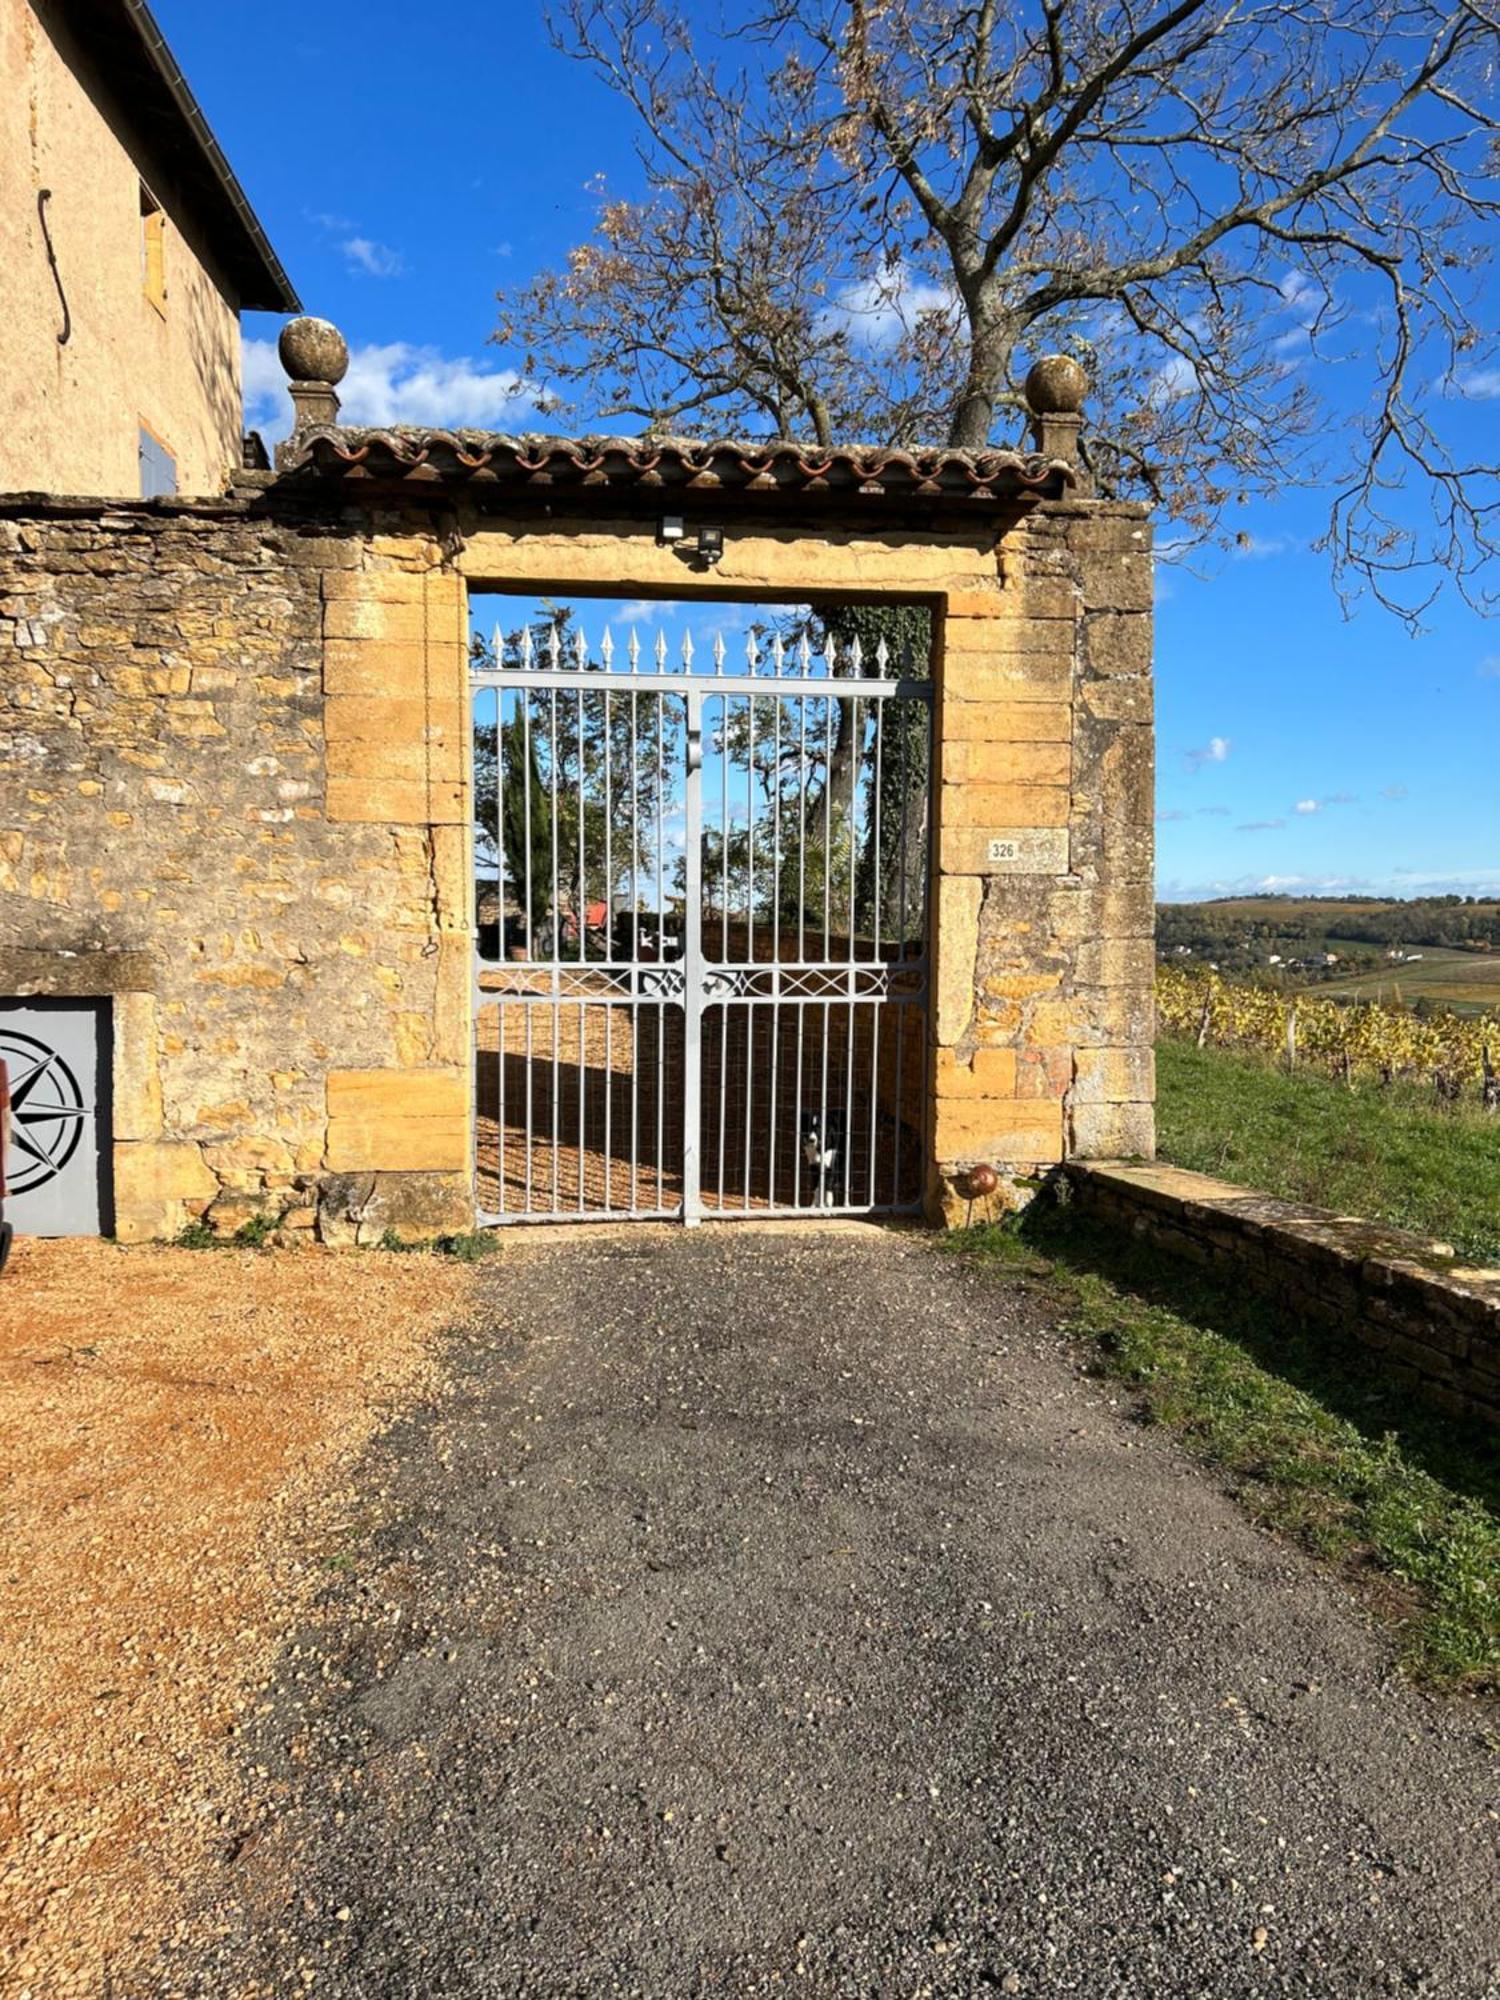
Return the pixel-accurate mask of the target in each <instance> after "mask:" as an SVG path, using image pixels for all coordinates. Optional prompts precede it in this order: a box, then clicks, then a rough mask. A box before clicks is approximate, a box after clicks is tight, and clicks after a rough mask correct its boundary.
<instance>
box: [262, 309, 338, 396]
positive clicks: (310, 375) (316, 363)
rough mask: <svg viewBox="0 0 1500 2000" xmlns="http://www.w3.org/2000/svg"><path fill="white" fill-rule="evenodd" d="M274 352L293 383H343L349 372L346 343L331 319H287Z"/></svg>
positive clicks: (305, 317) (304, 317) (305, 315)
mask: <svg viewBox="0 0 1500 2000" xmlns="http://www.w3.org/2000/svg"><path fill="white" fill-rule="evenodd" d="M276 351H277V353H278V354H279V355H280V356H281V365H282V367H283V368H284V369H285V370H286V372H287V374H288V375H289V376H290V377H291V379H292V380H293V381H294V382H330V383H332V382H342V381H343V379H344V376H345V375H346V374H347V373H348V369H349V343H348V341H347V340H345V338H344V336H343V335H342V334H341V333H340V332H339V330H338V328H337V327H336V326H335V325H334V324H333V322H332V320H327V319H313V318H312V317H311V316H310V315H307V314H304V315H303V317H302V318H301V319H289V320H288V321H287V323H286V325H285V326H284V327H283V328H282V329H281V338H280V340H279V341H278V342H277V343H276Z"/></svg>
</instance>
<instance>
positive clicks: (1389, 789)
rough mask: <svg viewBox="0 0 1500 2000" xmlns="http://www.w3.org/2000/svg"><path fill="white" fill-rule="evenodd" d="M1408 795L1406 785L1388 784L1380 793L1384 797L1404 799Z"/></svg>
mask: <svg viewBox="0 0 1500 2000" xmlns="http://www.w3.org/2000/svg"><path fill="white" fill-rule="evenodd" d="M1406 795H1407V794H1406V787H1405V785H1387V786H1386V787H1385V789H1384V791H1383V792H1382V793H1381V794H1380V796H1381V797H1382V798H1383V799H1404V798H1405V797H1406Z"/></svg>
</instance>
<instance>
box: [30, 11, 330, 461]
mask: <svg viewBox="0 0 1500 2000" xmlns="http://www.w3.org/2000/svg"><path fill="white" fill-rule="evenodd" d="M0 188H3V189H4V199H3V201H0V269H3V271H4V273H5V311H4V313H3V314H0V491H5V492H12V493H15V492H44V493H54V494H56V493H66V494H87V495H94V496H100V497H108V498H114V497H120V498H124V497H128V496H129V497H134V496H144V497H150V496H153V495H157V494H164V493H181V494H186V495H212V494H216V493H221V492H223V491H224V490H225V488H226V486H227V484H228V481H229V478H230V475H231V473H232V472H233V471H234V470H235V469H236V468H237V467H238V466H239V465H240V464H241V462H242V457H243V442H242V432H243V397H242V389H241V372H240V324H239V316H240V313H241V312H242V311H246V310H258V311H271V312H295V311H296V310H297V298H296V295H295V293H294V292H293V290H292V288H291V284H290V282H289V280H288V278H287V276H286V273H285V272H284V271H283V269H282V267H281V265H280V263H279V262H278V260H277V258H276V255H275V253H274V251H273V250H272V248H271V246H270V244H269V242H268V241H267V239H266V236H265V232H264V231H263V230H262V228H261V226H260V224H259V222H258V221H257V220H256V217H255V214H254V212H253V210H252V209H251V207H250V205H249V203H248V201H247V200H246V198H245V194H244V192H243V190H242V189H241V187H240V185H239V182H238V181H237V180H236V178H235V176H234V174H233V172H232V170H231V169H230V166H229V163H228V161H227V160H226V159H225V157H224V155H223V153H222V151H221V150H220V148H219V145H218V142H217V141H216V140H215V138H214V135H213V133H212V131H211V130H210V129H209V126H208V124H207V122H206V120H205V119H204V117H203V113H202V111H201V110H200V109H199V107H198V104H197V102H196V100H195V99H194V97H193V94H192V91H191V90H190V89H189V87H188V84H187V82H186V79H185V78H184V77H183V75H182V72H181V70H180V69H179V68H178V66H177V63H176V61H175V60H174V58H173V56H172V53H171V51H170V49H168V47H167V45H166V43H165V41H164V40H163V38H162V36H161V33H160V30H159V29H158V28H157V26H156V23H155V21H154V20H153V19H152V16H151V14H150V11H149V9H148V8H147V7H146V6H145V5H144V4H143V0H0Z"/></svg>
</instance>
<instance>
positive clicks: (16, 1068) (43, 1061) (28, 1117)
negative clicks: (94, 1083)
mask: <svg viewBox="0 0 1500 2000" xmlns="http://www.w3.org/2000/svg"><path fill="white" fill-rule="evenodd" d="M0 1061H3V1062H4V1063H5V1065H6V1067H7V1069H8V1070H9V1071H10V1113H11V1124H10V1157H9V1158H8V1159H7V1161H6V1163H5V1169H6V1170H5V1184H6V1192H7V1193H8V1194H11V1195H22V1194H29V1193H30V1192H31V1191H32V1189H33V1188H39V1187H43V1186H45V1184H46V1183H47V1182H48V1181H50V1180H54V1179H55V1178H56V1177H57V1175H58V1174H60V1173H61V1172H62V1170H63V1168H64V1167H65V1166H66V1165H67V1164H68V1162H69V1160H71V1159H72V1157H73V1155H74V1153H75V1152H76V1151H77V1150H78V1141H79V1139H80V1138H81V1137H82V1134H83V1128H84V1125H85V1124H86V1123H87V1121H88V1119H89V1118H90V1116H91V1115H92V1112H91V1107H90V1105H89V1104H88V1102H87V1100H86V1099H85V1097H84V1094H83V1091H82V1089H81V1087H80V1086H79V1082H78V1079H77V1077H76V1076H75V1075H74V1074H73V1072H72V1070H71V1069H70V1068H69V1067H68V1065H67V1063H65V1062H64V1061H63V1059H62V1057H61V1056H60V1055H59V1054H58V1053H57V1051H56V1050H55V1049H49V1048H48V1047H47V1045H46V1043H45V1042H39V1041H38V1040H37V1039H36V1037H35V1036H34V1035H23V1034H21V1033H20V1031H19V1030H18V1029H15V1028H0Z"/></svg>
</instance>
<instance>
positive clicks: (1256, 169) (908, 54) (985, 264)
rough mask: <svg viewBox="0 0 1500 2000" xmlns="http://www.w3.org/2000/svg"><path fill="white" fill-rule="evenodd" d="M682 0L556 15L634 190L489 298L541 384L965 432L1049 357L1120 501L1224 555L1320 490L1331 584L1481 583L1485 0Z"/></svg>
mask: <svg viewBox="0 0 1500 2000" xmlns="http://www.w3.org/2000/svg"><path fill="white" fill-rule="evenodd" d="M700 13H701V10H700V9H698V8H696V7H689V6H688V5H687V4H686V0H558V11H557V14H556V18H555V22H554V34H555V38H556V40H557V43H558V46H559V47H561V48H563V49H565V50H566V51H567V52H568V53H569V54H571V55H573V56H575V57H576V58H577V59H578V60H579V61H580V62H581V63H583V64H584V65H586V66H587V67H588V68H590V69H591V70H592V71H593V72H594V73H595V74H596V75H597V76H598V77H599V78H600V79H601V80H602V81H603V82H604V83H605V84H606V85H607V86H608V87H609V88H610V89H611V90H613V91H615V92H616V93H618V94H619V95H620V96H622V97H623V98H624V100H625V101H626V102H627V103H628V104H629V105H630V106H631V108H632V110H633V112H634V114H635V116H636V119H637V121H638V129H639V133H640V142H639V159H640V166H641V172H642V176H643V181H644V193H643V194H642V195H641V197H640V198H638V199H635V200H618V199H611V200H604V201H602V203H601V208H600V212H599V220H598V226H597V229H596V231H595V233H594V234H593V236H592V237H591V238H590V239H589V240H588V241H587V242H585V243H582V244H580V245H578V246H577V247H576V248H575V249H574V251H573V252H572V253H571V254H570V257H569V259H568V261H567V263H566V264H565V265H564V266H563V267H562V268H561V269H559V270H555V271H549V272H544V273H542V274H541V275H540V276H539V277H537V278H536V279H534V280H533V281H532V282H531V283H530V284H529V285H527V286H525V287H523V288H521V289H520V290H519V291H518V292H516V293H515V294H514V295H512V296H506V297H503V298H502V318H501V327H500V337H501V338H502V339H504V340H506V341H507V342H510V343H513V344H515V345H517V346H519V347H520V348H521V349H522V350H523V353H524V355H525V360H526V365H527V367H528V369H529V370H530V371H531V372H533V373H540V374H542V375H544V376H545V377H546V379H547V381H548V383H549V386H550V387H553V388H555V389H558V390H561V391H563V392H565V393H566V392H571V393H573V394H574V395H575V396H576V397H577V398H578V399H579V400H580V401H582V402H585V403H586V404H587V405H588V407H589V410H590V414H591V415H596V416H601V417H608V416H611V415H614V416H621V417H629V418H633V419H637V420H640V421H644V422H646V423H648V424H650V425H653V426H656V427H660V426H662V425H665V424H671V423H675V422H681V421H684V420H691V421H693V422H695V423H697V424H700V425H703V426H708V425H712V424H717V425H720V426H723V427H727V428H740V429H746V428H748V429H750V430H752V431H764V430H772V431H776V432H780V433H783V434H785V435H788V436H804V437H812V438H814V439H817V440H820V441H823V442H827V441H829V440H830V439H832V438H833V437H835V436H843V437H857V438H869V439H872V440H873V439H884V440H887V441H890V442H892V443H897V444H911V443H915V442H919V441H929V440H931V439H932V438H934V437H946V438H947V439H948V440H949V441H950V442H952V443H954V444H957V445H963V446H978V445H982V444H984V443H986V442H988V441H989V440H990V438H991V437H992V436H993V435H994V433H995V430H996V428H997V426H999V425H1001V424H1002V423H1003V424H1004V425H1005V426H1006V427H1007V428H1008V427H1010V426H1011V425H1012V423H1013V422H1014V421H1015V419H1016V418H1018V417H1019V415H1020V413H1021V412H1022V409H1023V402H1022V398H1021V393H1020V385H1021V382H1022V379H1023V377H1024V371H1025V366H1026V364H1027V362H1028V361H1029V360H1030V359H1031V358H1032V357H1033V356H1034V355H1035V354H1036V353H1037V352H1039V351H1043V350H1044V349H1046V348H1058V347H1061V348H1066V349H1069V350H1070V351H1073V352H1075V353H1077V354H1078V356H1079V358H1080V359H1082V360H1083V361H1084V362H1085V365H1086V366H1087V367H1088V368H1089V370H1090V372H1091V375H1092V376H1093V379H1094V385H1095V386H1094V393H1093V396H1092V398H1091V402H1090V408H1089V419H1090V426H1091V428H1090V430H1089V433H1088V435H1087V436H1086V439H1085V450H1086V451H1087V453H1088V456H1089V460H1090V463H1091V465H1092V466H1093V468H1094V470H1095V473H1096V476H1097V477H1098V478H1099V479H1100V481H1101V482H1102V484H1103V485H1104V487H1105V490H1107V491H1113V492H1120V493H1126V494H1132V493H1133V494H1144V495H1147V496H1149V497H1150V498H1152V499H1153V500H1154V501H1155V502H1156V503H1157V504H1158V505H1159V506H1160V507H1161V508H1163V509H1164V510H1165V511H1166V512H1167V514H1168V515H1169V516H1170V517H1171V518H1172V519H1173V520H1174V521H1175V522H1177V523H1180V524H1181V527H1182V529H1183V530H1185V531H1187V532H1188V533H1189V534H1196V535H1199V536H1203V537H1214V536H1218V537H1221V538H1222V537H1225V536H1227V535H1230V534H1232V532H1233V530H1232V525H1231V520H1230V517H1231V516H1232V513H1233V511H1234V510H1235V509H1236V508H1237V507H1238V506H1240V505H1241V504H1243V503H1244V502H1246V501H1248V500H1251V499H1253V498H1254V497H1255V496H1257V495H1258V494H1263V493H1267V492H1275V491H1280V490H1283V489H1285V488H1286V487H1288V486H1291V485H1297V484H1307V483H1310V482H1312V481H1314V480H1318V481H1323V482H1326V483H1327V484H1328V485H1329V487H1330V489H1331V490H1332V491H1333V492H1334V494H1335V496H1336V497H1335V499H1334V502H1333V505H1332V510H1331V516H1330V521H1329V527H1328V532H1327V535H1326V538H1325V542H1326V546H1327V548H1328V551H1329V553H1330V556H1331V558H1332V560H1333V565H1334V569H1335V572H1336V575H1337V577H1338V579H1339V581H1340V585H1341V587H1342V588H1345V589H1346V590H1355V589H1358V588H1368V589H1371V590H1373V591H1374V592H1375V594H1376V595H1377V596H1378V597H1379V598H1380V599H1381V601H1382V602H1384V603H1387V604H1390V605H1392V606H1393V608H1396V609H1398V610H1400V611H1401V612H1402V613H1403V614H1404V615H1408V616H1413V617H1414V616H1416V615H1418V614H1419V613H1420V610H1421V609H1422V607H1423V605H1424V604H1425V603H1426V602H1427V601H1429V599H1430V596H1431V593H1432V590H1433V588H1434V587H1435V586H1436V585H1437V584H1439V583H1441V581H1442V580H1443V579H1445V578H1451V579H1453V580H1454V581H1455V582H1456V583H1457V584H1458V586H1459V588H1460V589H1462V590H1464V591H1465V592H1467V593H1468V594H1469V595H1470V597H1471V598H1472V599H1473V600H1474V601H1481V602H1482V601H1485V600H1484V592H1485V587H1486V566H1487V564H1488V563H1489V561H1490V559H1491V557H1492V556H1493V554H1494V552H1495V536H1496V529H1497V491H1496V469H1495V467H1494V466H1493V465H1487V464H1475V463H1473V462H1472V459H1473V457H1474V454H1473V452H1472V451H1471V450H1468V451H1463V452H1460V451H1458V450H1457V449H1456V448H1455V446H1454V445H1453V443H1452V442H1451V440H1450V437H1449V433H1451V432H1453V431H1455V430H1456V431H1457V432H1458V433H1459V434H1460V435H1463V433H1464V432H1465V431H1466V430H1468V429H1471V428H1472V427H1471V426H1468V425H1466V422H1465V396H1466V392H1467V391H1468V390H1469V388H1470V387H1471V386H1474V387H1476V388H1477V387H1483V386H1487V385H1488V384H1490V383H1491V382H1493V381H1494V380H1495V379H1496V378H1495V373H1494V367H1493V362H1492V356H1493V351H1494V336H1493V333H1492V330H1491V328H1490V327H1489V325H1487V324H1486V323H1485V321H1484V320H1483V318H1482V317H1481V307H1482V293H1481V290H1480V287H1481V282H1482V278H1483V274H1484V271H1485V266H1486V257H1487V252H1488V242H1489V238H1490V229H1491V225H1492V224H1493V222H1494V220H1495V219H1496V217H1497V216H1500V177H1497V170H1500V121H1497V115H1496V112H1495V110H1494V108H1493V105H1494V80H1495V73H1496V68H1497V60H1500V17H1497V7H1496V0H1009V4H1007V5H1005V6H1001V5H1000V4H999V0H756V5H755V10H754V11H752V12H750V13H749V14H748V16H747V15H746V14H744V13H742V14H741V15H740V16H739V19H738V26H736V27H734V28H732V29H728V30H724V31H721V32H720V33H718V34H717V35H713V36H709V37H707V38H704V37H702V36H699V37H697V38H695V34H694V31H693V25H692V24H693V21H694V18H695V17H697V16H699V15H700ZM1329 384H1332V385H1333V386H1334V397H1333V402H1334V408H1333V411H1332V412H1330V409H1329V407H1328V405H1327V402H1326V401H1325V399H1324V398H1323V397H1322V396H1321V395H1320V393H1319V392H1320V390H1322V389H1323V388H1325V386H1327V385H1329ZM1356 384H1357V385H1358V388H1357V392H1355V390H1354V387H1353V385H1356Z"/></svg>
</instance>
